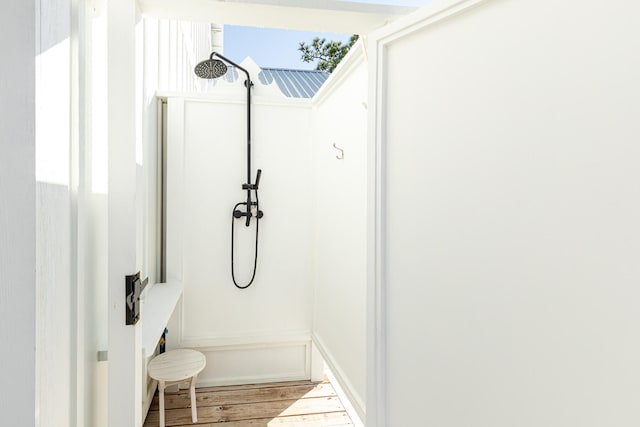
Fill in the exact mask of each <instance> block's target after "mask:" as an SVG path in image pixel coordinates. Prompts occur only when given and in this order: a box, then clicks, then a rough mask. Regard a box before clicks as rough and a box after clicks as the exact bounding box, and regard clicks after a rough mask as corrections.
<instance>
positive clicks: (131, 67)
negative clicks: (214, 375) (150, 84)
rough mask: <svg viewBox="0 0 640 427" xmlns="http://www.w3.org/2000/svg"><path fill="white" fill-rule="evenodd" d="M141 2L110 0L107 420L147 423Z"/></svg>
mask: <svg viewBox="0 0 640 427" xmlns="http://www.w3.org/2000/svg"><path fill="white" fill-rule="evenodd" d="M135 24H136V2H134V1H130V0H108V1H107V64H108V65H107V85H108V106H107V114H108V134H109V135H108V144H109V195H108V205H109V207H108V227H109V230H108V246H109V249H108V257H109V261H108V263H109V265H108V288H109V290H108V298H109V306H108V327H109V356H108V358H109V377H108V378H109V392H108V396H109V403H108V405H109V408H108V417H109V420H108V425H109V426H112V427H122V426H132V427H139V426H141V425H142V358H141V357H142V356H141V337H140V335H141V332H140V329H141V328H140V325H126V324H125V305H126V303H125V276H126V275H131V274H134V273H136V108H135V102H136V95H135V94H136V79H135V78H134V76H135V75H136V32H135Z"/></svg>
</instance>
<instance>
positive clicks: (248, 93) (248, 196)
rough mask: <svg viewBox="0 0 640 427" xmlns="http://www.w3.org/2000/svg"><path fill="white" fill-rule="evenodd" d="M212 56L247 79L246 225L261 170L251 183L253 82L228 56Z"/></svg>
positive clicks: (213, 54)
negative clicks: (230, 66)
mask: <svg viewBox="0 0 640 427" xmlns="http://www.w3.org/2000/svg"><path fill="white" fill-rule="evenodd" d="M214 56H217V57H218V58H220V59H222V60H224V61H225V62H228V63H229V64H231V65H233V66H234V67H236V68H237V69H239V70H241V71H242V72H244V74H245V75H246V76H247V80H245V82H244V85H245V86H246V88H247V183H246V184H242V189H243V190H247V203H246V208H247V209H246V212H244V213H243V215H242V216H246V217H247V219H246V221H245V225H246V226H247V227H248V226H249V224H250V223H251V207H252V206H254V205H256V204H257V203H254V202H252V201H251V190H257V189H258V184H259V182H260V173H261V171H260V170H258V173H257V175H256V182H255V184H251V86H253V82H252V81H251V77H250V75H249V72H248V71H247V70H245V69H244V68H242V67H241V66H240V65H238V64H236V63H235V62H233V61H232V60H230V59H229V58H226V57H224V56H222V55H220V54H219V53H218V52H211V55H209V59H211V60H212V59H213V57H214Z"/></svg>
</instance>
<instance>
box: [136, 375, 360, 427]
mask: <svg viewBox="0 0 640 427" xmlns="http://www.w3.org/2000/svg"><path fill="white" fill-rule="evenodd" d="M196 402H197V403H196V406H197V409H198V422H197V423H196V424H192V423H191V402H190V398H189V390H180V391H179V392H177V393H165V424H166V426H167V427H169V426H193V425H197V426H199V427H346V426H353V424H352V422H351V419H350V418H349V416H348V415H347V413H346V412H345V410H344V406H343V405H342V402H340V399H339V398H338V396H337V395H336V392H335V390H334V389H333V386H332V385H331V383H330V382H329V381H328V380H326V379H325V381H323V382H320V383H315V382H310V381H289V382H281V383H269V384H252V385H240V386H226V387H204V388H197V389H196ZM158 409H159V406H158V393H157V392H156V395H155V396H154V398H153V402H152V404H151V408H150V409H149V414H148V415H147V419H146V421H145V423H144V427H157V426H159V422H160V414H159V412H158Z"/></svg>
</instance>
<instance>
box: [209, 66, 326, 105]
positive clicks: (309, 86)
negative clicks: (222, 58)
mask: <svg viewBox="0 0 640 427" xmlns="http://www.w3.org/2000/svg"><path fill="white" fill-rule="evenodd" d="M329 75H330V74H329V73H327V72H326V71H317V70H291V69H287V68H263V69H262V71H261V72H260V73H259V74H258V79H259V80H260V83H262V84H265V85H268V84H271V83H272V82H273V81H274V80H275V82H276V84H277V85H278V88H279V89H280V91H281V92H282V93H283V94H284V95H285V96H286V97H288V98H313V96H314V95H315V94H316V92H318V90H319V89H320V87H321V86H322V84H323V83H324V82H325V81H326V80H327V79H328V78H329ZM222 78H223V79H224V80H226V81H228V82H234V81H236V80H237V79H238V78H239V73H238V70H236V69H235V67H233V66H229V69H228V70H227V73H226V74H225V75H224V76H223V77H222Z"/></svg>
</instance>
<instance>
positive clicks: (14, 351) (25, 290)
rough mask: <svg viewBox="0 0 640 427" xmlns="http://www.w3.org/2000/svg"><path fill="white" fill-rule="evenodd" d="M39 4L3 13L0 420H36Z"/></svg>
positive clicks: (32, 422) (0, 43)
mask: <svg viewBox="0 0 640 427" xmlns="http://www.w3.org/2000/svg"><path fill="white" fill-rule="evenodd" d="M34 6H35V4H34V3H33V2H24V3H23V2H19V3H13V4H11V6H6V7H5V12H9V13H2V14H0V27H1V28H2V32H3V37H2V38H1V39H0V48H1V49H2V53H3V64H11V66H5V67H4V71H3V72H2V78H1V79H0V93H1V94H2V97H1V98H0V117H2V120H0V206H1V207H0V342H2V343H3V346H4V348H3V350H2V351H0V383H1V384H3V385H5V386H4V387H0V424H2V425H20V426H34V425H35V371H34V367H35V349H34V347H35V342H36V327H35V293H36V278H35V269H36V236H35V230H36V217H35V204H36V187H35V164H34V159H35V102H34V99H35V79H34V74H35V61H34V52H35V44H36V41H35V22H36V11H35V8H34ZM16 41H19V42H16ZM7 385H10V386H7Z"/></svg>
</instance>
